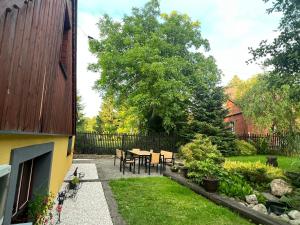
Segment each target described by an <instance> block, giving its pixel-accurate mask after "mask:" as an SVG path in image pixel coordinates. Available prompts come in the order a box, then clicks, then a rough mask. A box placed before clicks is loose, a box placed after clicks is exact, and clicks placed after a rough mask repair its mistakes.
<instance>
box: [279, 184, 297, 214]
mask: <svg viewBox="0 0 300 225" xmlns="http://www.w3.org/2000/svg"><path fill="white" fill-rule="evenodd" d="M280 201H281V202H284V203H286V204H287V205H288V206H289V207H291V208H294V209H296V210H300V189H299V188H298V189H296V190H294V191H293V192H292V193H291V194H288V195H284V196H282V197H281V198H280Z"/></svg>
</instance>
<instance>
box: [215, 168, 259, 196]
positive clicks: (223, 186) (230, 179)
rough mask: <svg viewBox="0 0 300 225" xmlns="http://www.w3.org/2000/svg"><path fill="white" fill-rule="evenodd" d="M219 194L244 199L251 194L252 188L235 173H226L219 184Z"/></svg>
mask: <svg viewBox="0 0 300 225" xmlns="http://www.w3.org/2000/svg"><path fill="white" fill-rule="evenodd" d="M219 192H220V193H222V194H224V195H227V196H229V197H237V198H240V199H245V196H246V195H250V194H252V193H253V189H252V187H251V186H250V185H249V184H248V183H247V181H245V180H244V179H243V177H242V176H241V175H239V174H237V173H234V172H233V173H228V174H227V176H225V177H223V179H222V180H221V182H220V186H219Z"/></svg>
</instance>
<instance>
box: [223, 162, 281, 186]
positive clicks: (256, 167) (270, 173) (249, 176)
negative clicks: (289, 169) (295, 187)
mask: <svg viewBox="0 0 300 225" xmlns="http://www.w3.org/2000/svg"><path fill="white" fill-rule="evenodd" d="M224 169H225V170H227V171H228V172H237V173H239V174H240V175H242V176H243V177H244V178H245V179H246V180H247V181H249V182H250V184H252V185H253V186H255V187H265V186H266V185H267V184H268V183H269V182H270V181H272V180H273V179H275V178H282V177H284V174H283V170H282V169H279V168H274V167H272V166H268V165H265V164H262V163H261V162H247V163H246V162H238V161H226V162H225V163H224Z"/></svg>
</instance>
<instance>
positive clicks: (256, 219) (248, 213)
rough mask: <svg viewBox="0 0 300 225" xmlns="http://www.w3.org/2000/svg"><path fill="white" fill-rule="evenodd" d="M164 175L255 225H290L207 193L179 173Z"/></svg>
mask: <svg viewBox="0 0 300 225" xmlns="http://www.w3.org/2000/svg"><path fill="white" fill-rule="evenodd" d="M163 175H164V176H166V177H169V178H171V179H172V180H174V181H176V182H177V183H179V184H181V185H184V186H186V187H188V188H190V189H191V190H192V191H194V192H196V193H197V194H200V195H202V196H204V197H205V198H207V199H209V200H211V201H212V202H214V203H217V204H218V205H221V206H225V207H227V208H229V209H231V210H233V211H235V212H237V213H238V214H239V215H241V216H243V217H244V218H246V219H250V220H251V221H252V222H253V223H255V224H264V225H288V224H289V223H286V222H284V221H279V220H276V219H274V218H272V217H271V216H269V215H265V214H262V213H260V212H257V211H255V210H253V209H250V208H248V207H246V206H243V205H241V204H240V203H238V202H236V201H234V200H231V199H229V198H225V197H223V196H221V195H219V194H217V193H210V192H207V191H205V190H204V189H203V188H202V187H200V186H199V185H197V184H195V183H193V182H191V181H189V180H188V179H186V178H184V177H182V176H181V175H180V174H178V173H173V172H171V171H168V170H167V171H165V172H164V173H163Z"/></svg>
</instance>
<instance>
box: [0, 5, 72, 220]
mask: <svg viewBox="0 0 300 225" xmlns="http://www.w3.org/2000/svg"><path fill="white" fill-rule="evenodd" d="M76 17H77V0H0V225H8V224H16V223H19V222H24V221H23V220H24V215H25V214H26V210H27V206H28V202H29V201H30V200H31V198H32V196H33V194H34V193H41V192H45V193H48V192H51V193H53V194H56V193H57V192H58V190H59V188H60V186H61V184H62V182H63V180H64V177H65V174H66V172H67V171H68V169H69V167H70V165H71V163H72V154H73V145H74V140H75V132H76V130H75V121H76V25H77V23H76V20H77V19H76ZM25 222H26V221H25Z"/></svg>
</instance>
